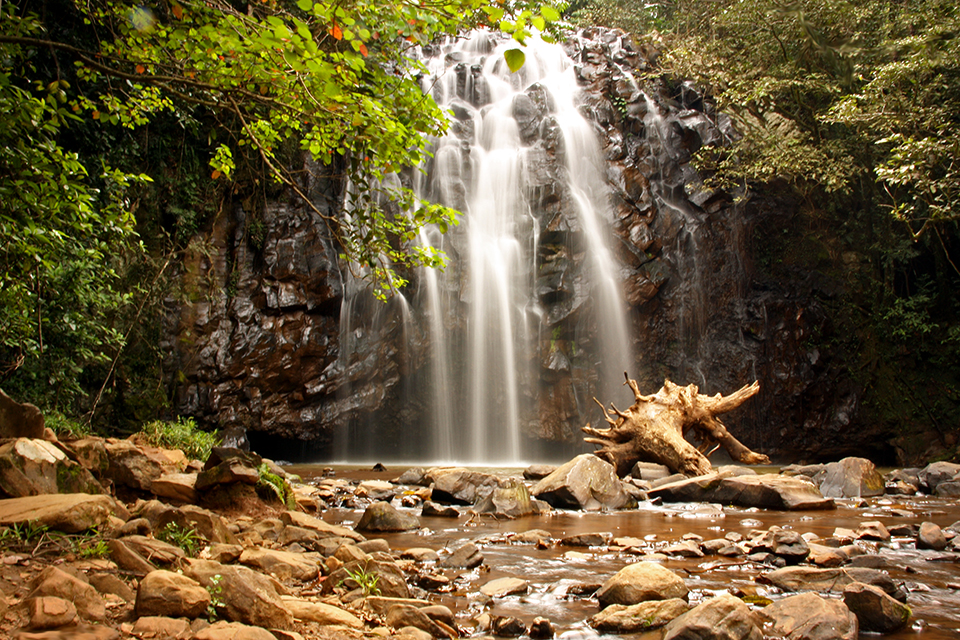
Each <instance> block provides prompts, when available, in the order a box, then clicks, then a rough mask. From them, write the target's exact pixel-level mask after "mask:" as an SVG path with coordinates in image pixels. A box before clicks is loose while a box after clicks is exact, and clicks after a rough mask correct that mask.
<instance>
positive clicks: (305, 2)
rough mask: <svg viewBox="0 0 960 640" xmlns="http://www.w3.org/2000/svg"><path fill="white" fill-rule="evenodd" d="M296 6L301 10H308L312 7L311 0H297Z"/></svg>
mask: <svg viewBox="0 0 960 640" xmlns="http://www.w3.org/2000/svg"><path fill="white" fill-rule="evenodd" d="M297 6H298V7H300V10H301V11H310V10H311V9H313V0H297Z"/></svg>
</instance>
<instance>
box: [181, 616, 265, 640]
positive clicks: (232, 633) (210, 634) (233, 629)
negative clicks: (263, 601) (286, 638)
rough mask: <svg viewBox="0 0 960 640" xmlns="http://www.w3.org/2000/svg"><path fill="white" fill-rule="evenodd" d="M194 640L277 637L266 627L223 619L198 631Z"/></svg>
mask: <svg viewBox="0 0 960 640" xmlns="http://www.w3.org/2000/svg"><path fill="white" fill-rule="evenodd" d="M193 640H277V638H276V636H274V635H273V634H272V633H270V632H269V631H267V630H266V629H261V628H259V627H256V626H248V625H245V624H241V623H239V622H227V621H225V620H221V621H220V622H217V623H215V624H212V625H210V626H209V627H207V628H206V629H201V630H200V631H197V632H196V633H195V634H194V635H193Z"/></svg>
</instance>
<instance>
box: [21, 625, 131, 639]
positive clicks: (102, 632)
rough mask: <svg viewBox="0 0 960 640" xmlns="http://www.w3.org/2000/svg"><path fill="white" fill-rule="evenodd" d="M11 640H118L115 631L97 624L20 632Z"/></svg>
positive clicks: (117, 633)
mask: <svg viewBox="0 0 960 640" xmlns="http://www.w3.org/2000/svg"><path fill="white" fill-rule="evenodd" d="M13 640H120V633H119V632H118V631H117V630H116V629H112V628H110V627H106V626H103V625H99V624H82V623H81V624H78V625H74V626H69V627H64V628H61V629H52V630H49V631H38V632H36V633H31V632H29V631H20V632H18V633H17V634H16V635H15V636H14V637H13Z"/></svg>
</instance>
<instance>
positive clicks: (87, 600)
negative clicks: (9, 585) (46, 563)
mask: <svg viewBox="0 0 960 640" xmlns="http://www.w3.org/2000/svg"><path fill="white" fill-rule="evenodd" d="M44 596H53V597H57V598H62V599H64V600H68V601H70V602H72V603H73V604H74V606H76V608H77V613H78V614H79V615H80V617H81V618H83V619H84V620H91V621H95V622H101V621H103V620H104V619H105V618H106V611H107V610H106V605H105V604H104V602H103V598H101V597H100V594H99V593H97V590H96V589H94V588H93V587H92V586H91V585H90V584H88V583H86V582H83V581H82V580H80V579H79V578H76V577H74V576H72V575H70V574H69V573H66V572H65V571H62V570H60V569H58V568H57V567H48V568H46V569H44V570H43V571H42V572H41V573H40V575H39V576H37V578H36V579H35V580H34V582H33V591H31V592H30V595H29V596H27V597H29V598H40V597H44Z"/></svg>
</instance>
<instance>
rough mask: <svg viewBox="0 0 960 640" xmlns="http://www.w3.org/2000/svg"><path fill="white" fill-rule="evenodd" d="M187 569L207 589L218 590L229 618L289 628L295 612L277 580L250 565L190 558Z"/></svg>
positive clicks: (186, 562)
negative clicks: (289, 607)
mask: <svg viewBox="0 0 960 640" xmlns="http://www.w3.org/2000/svg"><path fill="white" fill-rule="evenodd" d="M183 572H184V574H185V575H186V576H188V577H190V578H193V579H194V580H196V581H197V582H199V583H200V584H201V585H202V586H203V587H204V588H205V589H208V590H210V589H212V590H215V591H218V592H219V593H218V595H217V597H218V598H219V599H220V601H221V602H222V603H223V612H224V615H225V617H226V618H227V619H228V620H233V621H236V622H242V623H244V624H250V625H254V626H258V627H266V628H268V629H273V628H277V629H289V628H291V626H292V625H293V616H292V615H291V613H290V612H289V611H288V610H287V608H286V607H284V606H283V602H282V600H281V599H280V594H279V593H277V587H276V584H275V582H274V581H273V580H271V579H270V578H268V577H267V576H265V575H262V574H260V573H258V572H256V571H254V570H252V569H250V568H249V567H244V566H237V565H224V564H220V563H218V562H212V561H210V560H195V559H189V558H188V559H187V560H185V561H184V569H183Z"/></svg>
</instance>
